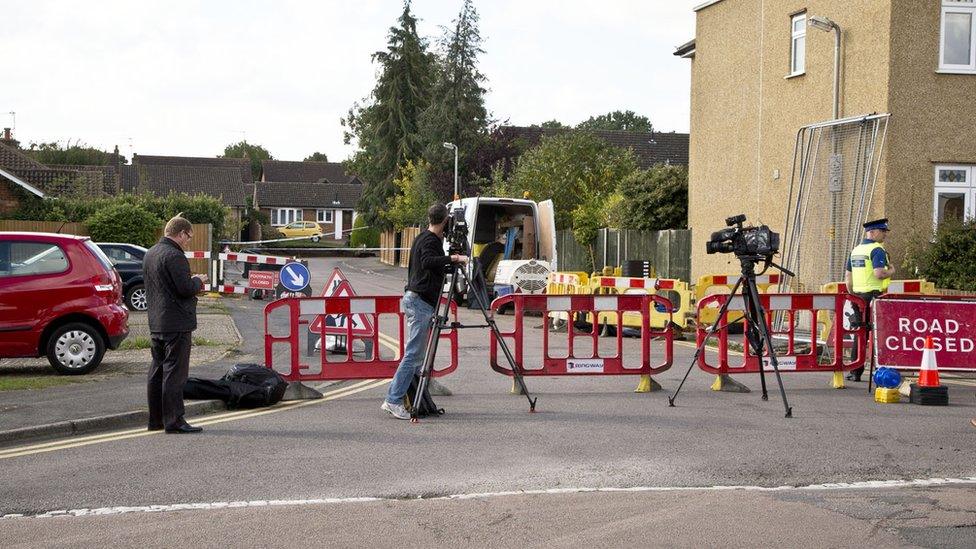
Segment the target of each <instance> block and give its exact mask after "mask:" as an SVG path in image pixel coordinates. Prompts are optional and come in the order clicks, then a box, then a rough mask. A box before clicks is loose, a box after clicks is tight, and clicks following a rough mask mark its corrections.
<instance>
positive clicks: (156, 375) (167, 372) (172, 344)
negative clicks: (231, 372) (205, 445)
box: [147, 332, 193, 429]
mask: <svg viewBox="0 0 976 549" xmlns="http://www.w3.org/2000/svg"><path fill="white" fill-rule="evenodd" d="M191 333H192V332H166V333H154V334H152V365H151V366H150V367H149V382H148V386H147V393H148V397H149V428H151V429H153V428H159V427H165V428H166V429H175V428H177V427H179V426H181V425H183V424H184V423H186V421H185V420H184V419H183V414H184V409H183V384H184V383H186V378H187V376H188V375H189V374H190V345H191V343H192V341H193V340H192V338H191Z"/></svg>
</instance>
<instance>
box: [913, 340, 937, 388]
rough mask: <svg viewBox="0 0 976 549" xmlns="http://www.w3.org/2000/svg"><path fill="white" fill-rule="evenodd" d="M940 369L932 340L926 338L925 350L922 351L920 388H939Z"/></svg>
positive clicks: (919, 375) (919, 374) (919, 377)
mask: <svg viewBox="0 0 976 549" xmlns="http://www.w3.org/2000/svg"><path fill="white" fill-rule="evenodd" d="M940 385H942V384H941V383H939V367H938V366H937V365H936V362H935V349H934V348H933V346H932V338H931V337H926V338H925V349H923V350H922V366H921V368H920V371H919V373H918V386H919V387H938V386H940Z"/></svg>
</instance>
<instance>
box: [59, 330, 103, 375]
mask: <svg viewBox="0 0 976 549" xmlns="http://www.w3.org/2000/svg"><path fill="white" fill-rule="evenodd" d="M103 356H105V341H104V340H103V339H102V336H101V334H99V333H98V330H96V329H95V328H94V327H93V326H92V325H90V324H84V323H82V322H71V323H69V324H65V325H64V326H61V327H60V328H58V329H57V330H54V333H53V334H51V337H50V338H49V339H48V340H47V360H48V362H50V363H51V366H53V367H54V369H55V370H57V371H58V373H59V374H65V375H82V374H87V373H88V372H91V371H92V370H94V369H95V368H96V367H97V366H98V365H99V364H101V362H102V357H103Z"/></svg>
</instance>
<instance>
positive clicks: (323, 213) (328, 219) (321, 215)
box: [318, 210, 332, 223]
mask: <svg viewBox="0 0 976 549" xmlns="http://www.w3.org/2000/svg"><path fill="white" fill-rule="evenodd" d="M318 222H319V223H332V210H318Z"/></svg>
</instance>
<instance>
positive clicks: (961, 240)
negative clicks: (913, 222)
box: [901, 220, 976, 292]
mask: <svg viewBox="0 0 976 549" xmlns="http://www.w3.org/2000/svg"><path fill="white" fill-rule="evenodd" d="M907 248H908V249H907V253H906V254H905V263H904V267H906V268H907V272H906V274H905V275H904V276H902V277H901V278H912V277H918V278H925V279H927V280H929V281H931V282H934V283H935V284H936V286H938V287H939V288H951V289H955V290H965V291H970V292H971V291H974V290H976V271H974V270H973V265H974V264H976V221H974V220H968V221H964V222H960V221H944V222H942V223H940V224H939V226H938V228H937V230H936V231H935V234H934V235H933V234H932V231H931V229H928V230H924V229H923V230H917V231H916V232H915V233H914V234H913V235H912V236H911V237H910V238H909V243H908V246H907Z"/></svg>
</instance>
